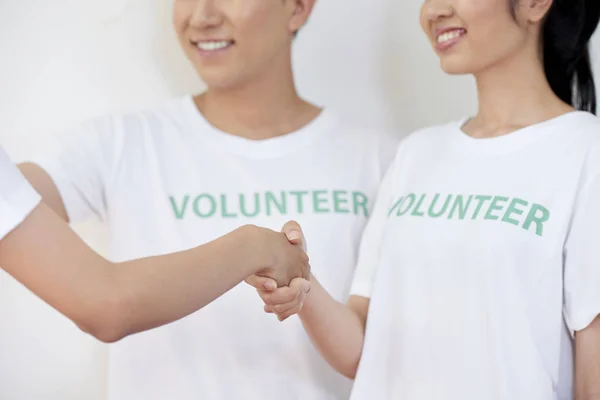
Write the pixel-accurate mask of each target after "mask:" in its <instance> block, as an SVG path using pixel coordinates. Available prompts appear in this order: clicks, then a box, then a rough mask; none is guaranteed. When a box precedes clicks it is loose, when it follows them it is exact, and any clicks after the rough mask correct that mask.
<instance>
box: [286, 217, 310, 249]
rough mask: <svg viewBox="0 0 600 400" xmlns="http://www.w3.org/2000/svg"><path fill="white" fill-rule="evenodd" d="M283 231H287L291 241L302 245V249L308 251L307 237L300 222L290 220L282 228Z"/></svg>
mask: <svg viewBox="0 0 600 400" xmlns="http://www.w3.org/2000/svg"><path fill="white" fill-rule="evenodd" d="M281 232H283V233H285V235H286V237H287V239H288V240H289V241H290V243H293V244H299V245H301V246H302V249H303V250H304V251H306V239H305V237H304V232H303V231H302V228H301V227H300V224H298V223H297V222H296V221H288V222H286V224H285V225H284V226H283V228H282V229H281Z"/></svg>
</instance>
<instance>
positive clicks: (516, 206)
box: [351, 112, 600, 400]
mask: <svg viewBox="0 0 600 400" xmlns="http://www.w3.org/2000/svg"><path fill="white" fill-rule="evenodd" d="M465 121H466V120H462V121H459V122H453V123H451V124H448V125H445V126H436V127H433V128H429V129H425V130H423V131H420V132H417V133H415V134H413V135H410V136H409V137H408V138H407V139H406V140H404V141H403V142H402V143H401V144H400V146H399V148H398V153H397V155H396V159H395V161H394V162H393V164H392V167H391V168H390V170H389V171H388V173H387V174H386V177H385V179H384V183H382V187H381V192H380V194H379V195H378V199H377V204H376V205H375V210H374V212H373V217H372V218H371V220H370V222H369V224H368V227H367V228H366V231H365V238H364V241H363V242H362V244H361V249H360V255H359V264H358V267H357V273H356V278H355V281H354V283H353V287H352V290H351V293H352V294H354V295H358V296H363V297H368V298H370V299H371V301H370V309H369V318H368V326H367V330H366V337H365V343H364V351H363V356H362V360H361V362H360V366H359V370H358V373H357V377H356V381H355V385H354V389H353V392H352V397H351V399H352V400H371V399H378V400H385V399H410V400H431V399H436V400H456V399H461V400H483V399H485V400H496V399H498V400H550V399H561V400H565V399H572V398H573V397H572V387H573V362H572V355H573V343H572V337H573V332H574V331H577V330H581V329H582V328H585V327H586V326H587V325H589V323H591V322H592V321H593V320H594V318H595V317H596V316H597V315H598V313H600V246H599V242H598V240H600V207H599V205H600V122H599V121H600V120H599V119H597V118H596V117H594V116H593V115H591V114H587V113H583V112H573V113H569V114H566V115H563V116H561V117H558V118H555V119H553V120H550V121H546V122H544V123H540V124H537V125H534V126H530V127H528V128H525V129H521V130H519V131H516V132H514V133H511V134H508V135H505V136H502V137H497V138H490V139H474V138H471V137H470V136H468V135H466V134H465V133H464V132H463V131H462V130H461V129H460V127H461V126H462V125H463V123H464V122H465Z"/></svg>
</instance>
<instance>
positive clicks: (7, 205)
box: [0, 147, 41, 240]
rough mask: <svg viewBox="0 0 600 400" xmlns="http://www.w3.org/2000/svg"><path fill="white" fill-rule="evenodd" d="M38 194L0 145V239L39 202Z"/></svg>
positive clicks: (19, 222) (18, 223)
mask: <svg viewBox="0 0 600 400" xmlns="http://www.w3.org/2000/svg"><path fill="white" fill-rule="evenodd" d="M40 200H41V197H40V195H39V194H38V193H37V192H36V191H35V190H33V188H32V187H31V186H30V185H29V182H27V180H26V179H25V177H24V176H23V175H22V174H21V173H20V171H19V169H18V168H17V166H16V165H15V164H13V162H12V161H11V160H10V158H9V157H8V155H7V154H6V153H5V152H4V150H3V149H2V147H0V240H1V239H3V238H4V237H5V236H6V235H8V234H9V233H10V232H11V231H13V230H14V229H15V228H16V227H17V226H18V225H20V224H21V222H23V221H24V220H25V218H27V216H28V215H29V214H30V213H31V211H33V209H34V208H35V207H36V206H37V205H38V204H39V203H40Z"/></svg>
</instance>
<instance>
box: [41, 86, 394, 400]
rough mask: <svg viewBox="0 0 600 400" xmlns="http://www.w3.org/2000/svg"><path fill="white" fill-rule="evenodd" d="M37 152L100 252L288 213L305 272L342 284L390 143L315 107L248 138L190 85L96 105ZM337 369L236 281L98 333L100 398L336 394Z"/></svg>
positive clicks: (183, 244) (264, 398)
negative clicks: (95, 236)
mask: <svg viewBox="0 0 600 400" xmlns="http://www.w3.org/2000/svg"><path fill="white" fill-rule="evenodd" d="M63 143H64V144H61V145H60V146H59V149H58V151H57V152H50V154H49V155H47V156H46V157H44V158H42V159H40V160H38V164H39V165H41V166H42V168H44V169H45V170H46V171H47V172H48V173H49V174H50V176H51V177H52V179H53V180H54V182H55V183H56V185H57V186H58V189H59V191H60V193H61V196H62V198H63V201H64V203H65V206H66V209H67V212H68V214H69V216H70V218H71V220H72V221H80V220H82V219H86V218H89V217H91V216H98V217H99V218H100V219H102V220H103V221H104V222H105V223H106V224H107V226H108V229H109V231H110V254H108V256H109V258H110V259H112V260H113V261H123V260H127V259H132V258H138V257H145V256H152V255H156V254H164V253H169V252H174V251H179V250H183V249H187V248H190V247H193V246H197V245H200V244H202V243H205V242H207V241H210V240H213V239H215V238H217V237H219V236H221V235H224V234H226V233H228V232H230V231H232V230H234V229H236V228H238V227H239V226H241V225H244V224H255V225H259V226H265V227H268V228H271V229H275V230H280V229H281V227H282V226H283V224H284V223H285V222H287V221H288V220H297V221H298V222H299V223H300V224H301V225H302V227H303V229H304V232H305V233H306V235H307V237H308V238H310V249H309V256H310V259H311V266H312V270H313V272H314V273H315V274H316V275H317V276H318V277H319V279H320V280H321V281H322V282H324V285H325V287H326V288H327V289H328V290H330V292H331V293H332V294H333V296H334V297H335V298H337V299H339V300H341V301H343V300H345V299H346V298H347V296H348V292H349V290H350V286H351V283H352V279H353V275H354V268H355V266H356V261H357V253H358V246H359V244H360V238H361V235H362V231H363V227H364V226H365V224H366V221H367V218H368V216H369V214H370V211H371V209H372V206H373V201H372V200H373V197H374V196H375V194H376V193H377V188H378V187H379V183H380V181H381V179H382V177H383V174H384V172H385V170H386V169H387V167H388V165H389V162H390V161H391V159H392V158H393V155H394V153H395V149H396V146H397V142H396V141H395V140H394V139H393V138H390V137H388V136H387V135H385V134H383V133H381V132H377V131H365V130H359V129H355V128H353V127H352V126H348V125H347V124H344V122H343V121H342V120H340V118H339V117H338V116H337V115H336V114H334V113H333V112H331V111H328V110H325V111H323V112H322V114H321V115H320V116H319V117H318V118H317V119H316V120H314V121H313V122H312V123H310V124H309V125H307V126H306V127H304V128H303V129H300V130H298V131H296V132H293V133H290V134H287V135H284V136H280V137H276V138H273V139H269V140H261V141H253V140H248V139H244V138H240V137H236V136H232V135H228V134H227V133H224V132H222V131H219V130H217V129H215V128H214V127H213V126H211V125H210V124H209V123H208V122H207V121H206V120H205V119H204V118H203V116H202V115H201V114H200V113H199V112H198V110H197V108H196V107H195V105H194V103H193V101H192V98H190V97H185V98H183V99H176V100H175V101H172V102H169V103H168V104H166V105H165V106H164V107H161V108H157V109H151V110H147V111H141V112H133V113H128V114H125V115H118V116H111V117H106V118H99V119H97V120H94V121H90V122H89V123H85V124H83V126H82V127H81V128H80V129H77V130H76V132H74V133H73V134H68V135H67V139H66V140H65V142H63ZM350 386H351V382H350V381H349V380H347V379H345V378H343V377H342V376H341V375H339V374H337V373H336V372H335V371H334V370H333V369H332V368H331V367H329V366H328V365H327V363H326V362H325V361H323V359H322V358H321V357H320V355H319V354H318V352H317V351H316V350H315V349H314V347H313V346H312V344H311V342H310V340H309V338H308V336H307V334H306V333H305V331H304V329H303V327H302V324H301V323H300V321H299V320H298V318H292V319H289V320H287V321H286V322H285V323H283V324H282V323H280V322H279V321H278V320H277V318H274V316H273V315H271V314H266V313H265V312H264V311H263V303H262V300H261V299H260V297H259V296H258V295H257V294H256V291H255V290H254V289H253V288H251V287H250V286H248V285H246V284H245V283H243V284H241V285H238V286H237V287H236V288H234V289H233V290H231V291H230V292H228V293H227V294H225V295H224V296H222V297H221V298H219V299H217V300H216V301H215V302H213V303H212V304H210V305H208V306H207V307H205V308H203V309H202V310H200V311H198V312H197V313H194V314H193V315H190V316H189V317H187V318H184V319H183V320H181V321H177V322H176V323H173V324H170V325H168V326H164V327H161V328H158V329H154V330H152V331H149V332H144V333H142V334H138V335H134V336H132V337H130V338H126V339H125V340H123V341H121V342H119V343H116V344H114V345H112V346H111V349H110V357H109V370H108V399H109V400H136V399H139V400H154V399H156V400H164V399H177V400H197V399H211V400H220V399H222V400H231V399H244V400H253V399H255V400H269V399H273V400H275V399H277V400H279V399H283V398H285V399H296V398H298V399H311V400H328V399H331V400H333V399H335V400H338V399H344V398H348V395H349V391H350Z"/></svg>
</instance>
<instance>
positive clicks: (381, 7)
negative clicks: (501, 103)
mask: <svg viewBox="0 0 600 400" xmlns="http://www.w3.org/2000/svg"><path fill="white" fill-rule="evenodd" d="M171 2H172V0H102V1H99V0H52V1H48V0H26V1H23V0H1V2H0V143H1V144H2V145H3V146H4V147H5V148H7V150H8V152H9V154H10V155H11V156H12V157H13V158H14V159H15V160H16V161H19V160H21V159H23V158H26V157H27V155H29V154H31V153H32V152H34V151H40V150H43V148H44V146H46V145H47V144H48V143H50V141H51V140H52V136H53V135H54V134H55V132H58V131H60V130H61V129H63V128H65V127H67V126H69V125H70V124H72V123H74V122H76V121H79V120H82V119H86V118H88V117H92V116H96V115H100V114H104V113H107V112H110V111H115V110H123V109H131V108H139V107H144V106H147V105H151V104H152V103H154V102H156V101H158V100H161V99H164V98H166V97H169V96H173V95H180V94H184V93H188V92H192V91H197V90H199V89H201V88H202V84H201V83H200V82H199V81H198V79H197V78H196V77H195V75H194V73H193V71H192V69H191V67H189V66H188V64H187V62H186V61H185V59H184V58H183V56H182V54H181V53H180V51H179V48H178V46H177V43H176V41H175V38H174V35H173V33H172V30H171V26H170V17H171V16H170V8H171ZM420 5H421V1H416V0H415V1H398V0H377V1H376V2H371V1H362V0H319V3H318V5H317V7H316V9H315V13H314V15H313V18H312V19H311V21H310V22H309V24H308V25H307V26H306V28H305V29H304V30H303V31H302V33H301V35H300V36H299V38H298V40H297V43H296V47H295V68H296V72H297V82H298V86H299V88H300V91H301V92H302V94H303V95H304V96H305V97H307V98H308V99H310V100H312V101H314V102H317V103H319V104H326V105H331V106H334V107H336V108H340V109H342V110H344V111H347V112H348V115H351V116H352V117H353V118H355V119H357V123H361V124H368V125H374V126H382V127H385V128H390V129H395V130H396V131H397V132H398V134H399V135H400V134H404V133H407V132H409V131H410V130H411V129H414V128H417V127H421V126H425V125H430V124H434V123H438V122H443V121H446V120H448V119H450V118H456V117H458V116H463V115H464V114H468V113H473V112H474V111H475V98H474V91H473V87H472V82H471V80H470V78H465V77H462V78H456V77H447V76H445V75H444V74H442V73H441V72H440V70H439V68H438V64H437V61H436V58H435V56H434V54H433V52H432V51H431V50H430V48H429V47H428V44H427V42H426V40H425V38H424V36H423V34H422V33H421V31H420V28H419V26H418V12H419V7H420ZM596 47H600V46H596ZM599 50H600V49H599ZM598 64H599V65H598V66H597V67H596V71H597V74H600V69H599V68H600V62H599V63H598ZM598 76H600V75H598ZM75 228H76V230H77V231H78V232H79V233H80V234H81V235H82V236H83V237H84V238H85V239H86V240H87V241H88V242H89V243H90V244H91V245H92V246H93V247H94V248H96V249H97V250H98V251H100V252H102V251H103V234H102V231H101V230H99V229H98V227H97V226H96V225H94V224H93V223H91V224H88V225H81V226H77V227H75ZM105 357H106V354H105V347H104V346H102V345H100V344H98V343H96V342H95V341H94V340H92V339H90V338H89V337H87V336H86V335H84V334H82V333H80V332H79V331H78V329H77V328H76V327H74V326H73V324H72V323H70V322H69V321H68V320H66V319H65V318H64V317H62V316H60V315H59V314H58V313H56V312H55V311H54V310H52V309H50V308H49V307H48V306H47V305H45V304H44V303H42V302H41V301H40V300H38V299H37V298H36V297H34V296H33V295H31V294H30V293H29V292H28V291H26V290H25V289H23V288H22V287H21V286H20V285H19V284H17V283H16V282H15V281H13V280H12V279H11V278H10V277H8V275H6V274H4V273H2V272H0V399H2V400H47V399H52V400H54V399H60V400H71V399H77V400H81V399H86V400H95V399H102V398H103V394H104V379H105V376H104V365H105V361H106V358H105Z"/></svg>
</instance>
